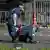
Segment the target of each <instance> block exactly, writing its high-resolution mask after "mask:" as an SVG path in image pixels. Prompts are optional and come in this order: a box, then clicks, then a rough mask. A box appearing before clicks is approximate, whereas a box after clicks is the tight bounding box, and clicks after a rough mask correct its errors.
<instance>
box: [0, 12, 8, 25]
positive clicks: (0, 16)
mask: <svg viewBox="0 0 50 50" xmlns="http://www.w3.org/2000/svg"><path fill="white" fill-rule="evenodd" d="M7 16H8V11H0V23H1V24H2V23H5V20H6V17H7Z"/></svg>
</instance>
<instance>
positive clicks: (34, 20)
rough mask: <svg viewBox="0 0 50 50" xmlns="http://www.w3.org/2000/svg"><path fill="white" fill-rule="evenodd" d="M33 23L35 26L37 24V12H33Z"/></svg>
mask: <svg viewBox="0 0 50 50" xmlns="http://www.w3.org/2000/svg"><path fill="white" fill-rule="evenodd" d="M33 25H34V26H35V25H37V22H36V15H35V13H33Z"/></svg>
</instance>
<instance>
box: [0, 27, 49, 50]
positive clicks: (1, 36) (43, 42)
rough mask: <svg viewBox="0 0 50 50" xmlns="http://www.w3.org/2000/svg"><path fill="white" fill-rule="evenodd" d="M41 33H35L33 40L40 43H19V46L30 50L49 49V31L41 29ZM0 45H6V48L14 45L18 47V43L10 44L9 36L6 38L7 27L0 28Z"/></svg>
mask: <svg viewBox="0 0 50 50" xmlns="http://www.w3.org/2000/svg"><path fill="white" fill-rule="evenodd" d="M40 30H41V31H40V32H38V33H36V37H34V39H35V40H37V41H40V43H37V44H30V43H27V44H25V43H19V46H23V47H27V48H29V49H30V50H32V49H33V50H39V49H38V48H44V47H48V48H50V29H47V28H42V29H40ZM0 44H6V45H7V46H8V47H15V46H14V45H16V46H18V45H17V44H18V43H12V42H11V38H10V36H8V31H7V27H6V28H4V27H0Z"/></svg>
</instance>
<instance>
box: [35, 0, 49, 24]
mask: <svg viewBox="0 0 50 50" xmlns="http://www.w3.org/2000/svg"><path fill="white" fill-rule="evenodd" d="M36 17H37V22H39V23H47V24H50V1H36Z"/></svg>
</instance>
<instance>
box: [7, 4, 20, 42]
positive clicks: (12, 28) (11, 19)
mask: <svg viewBox="0 0 50 50" xmlns="http://www.w3.org/2000/svg"><path fill="white" fill-rule="evenodd" d="M19 17H20V7H19V5H17V6H16V8H14V9H13V10H11V11H10V12H9V16H8V19H7V21H8V23H7V26H8V32H9V35H10V36H11V37H12V42H14V40H16V37H17V36H18V33H17V32H18V31H16V30H18V27H17V19H18V18H19Z"/></svg>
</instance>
